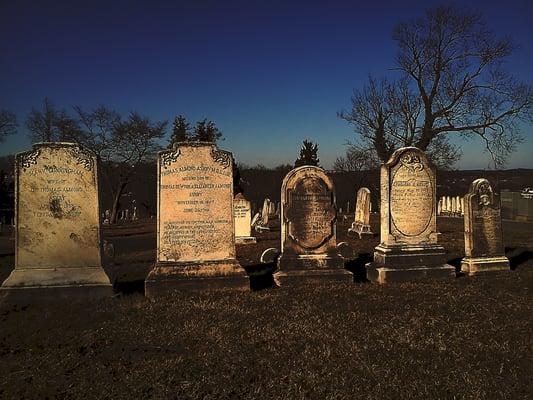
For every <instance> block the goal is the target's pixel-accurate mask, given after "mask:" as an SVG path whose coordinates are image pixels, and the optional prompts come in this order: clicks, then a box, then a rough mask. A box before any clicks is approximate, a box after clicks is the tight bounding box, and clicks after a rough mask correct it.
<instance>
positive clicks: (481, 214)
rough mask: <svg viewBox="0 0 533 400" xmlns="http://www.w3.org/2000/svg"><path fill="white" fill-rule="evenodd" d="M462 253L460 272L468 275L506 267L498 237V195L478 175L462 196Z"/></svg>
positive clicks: (499, 219) (499, 206) (506, 268)
mask: <svg viewBox="0 0 533 400" xmlns="http://www.w3.org/2000/svg"><path fill="white" fill-rule="evenodd" d="M464 207H465V210H464V211H465V218H464V220H465V255H466V257H465V258H463V260H462V262H461V271H462V272H464V273H465V274H468V275H475V274H479V273H481V272H490V271H501V270H509V259H508V258H507V257H505V249H504V247H503V238H502V219H501V204H500V196H499V195H497V194H496V193H494V191H493V189H492V186H491V185H490V183H489V181H488V180H486V179H484V178H480V179H476V180H475V181H474V182H472V184H471V185H470V189H469V191H468V193H467V194H466V195H465V197H464Z"/></svg>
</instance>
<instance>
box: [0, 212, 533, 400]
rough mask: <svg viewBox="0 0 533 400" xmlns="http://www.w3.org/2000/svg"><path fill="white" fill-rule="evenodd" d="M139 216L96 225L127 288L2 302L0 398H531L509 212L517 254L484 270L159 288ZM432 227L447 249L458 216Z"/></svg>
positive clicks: (525, 292)
mask: <svg viewBox="0 0 533 400" xmlns="http://www.w3.org/2000/svg"><path fill="white" fill-rule="evenodd" d="M373 222H374V223H375V222H376V221H375V220H374V221H373ZM145 228H146V227H143V229H141V230H140V234H139V235H135V234H132V235H122V236H121V235H118V234H117V235H114V234H113V233H112V232H107V233H106V236H108V240H110V241H112V242H113V243H114V244H115V252H116V254H115V262H116V265H115V266H113V267H111V268H110V270H109V272H110V273H111V274H113V275H114V276H115V277H116V278H117V279H118V280H119V283H120V284H121V285H122V287H123V288H125V289H127V290H125V292H129V293H133V294H131V295H124V293H120V292H118V293H117V296H116V297H115V298H112V299H105V300H101V301H92V302H71V303H69V304H48V305H31V306H10V307H8V306H3V307H2V308H1V309H0V398H6V399H19V398H20V399H21V398H26V399H32V398H35V399H43V398H59V399H70V398H74V399H78V398H84V399H122V398H124V399H129V398H141V399H144V398H146V399H149V398H153V399H158V398H171V399H172V398H176V399H181V398H192V399H200V398H227V399H230V398H247V399H252V398H253V399H255V398H257V399H267V398H268V399H278V398H283V399H292V398H295V399H303V398H312V399H330V398H331V399H353V398H368V399H378V398H390V399H399V398H419V399H436V398H443V399H451V398H461V399H462V398H468V399H492V398H502V399H503V398H505V399H522V398H523V399H526V398H531V393H533V383H532V382H533V380H532V379H531V377H532V376H533V360H532V356H533V351H532V340H531V333H532V331H533V330H532V316H533V306H532V302H531V289H532V283H533V272H532V271H533V257H532V256H533V224H521V223H511V222H508V223H505V224H504V229H505V238H506V239H505V243H506V246H507V248H508V255H509V256H510V257H511V261H512V268H513V270H512V271H504V272H498V273H494V274H492V275H490V276H479V277H473V278H471V277H464V276H463V277H459V278H457V279H454V280H451V281H447V282H429V283H417V284H391V285H387V286H378V285H374V284H370V283H364V282H360V283H358V282H357V283H353V284H331V285H318V284H317V285H313V286H307V287H297V288H286V287H283V288H268V287H267V288H265V289H263V290H259V291H253V292H249V291H236V290H218V291H203V292H184V293H175V294H173V295H172V296H168V297H164V298H161V299H159V300H157V301H152V300H148V299H146V298H144V297H143V296H142V294H141V293H137V291H138V289H139V284H138V282H142V277H143V274H145V273H146V271H147V270H148V269H149V265H150V263H151V262H152V261H153V256H154V250H153V241H154V238H155V236H153V233H150V232H147V231H146V229H145ZM376 228H377V227H374V232H378V230H376ZM346 229H347V222H346V223H341V224H339V227H338V232H339V240H344V239H345V231H346ZM439 230H440V231H441V232H442V235H441V236H440V239H441V242H442V243H443V245H444V246H445V247H446V248H447V249H448V251H449V259H450V261H451V262H452V263H455V264H457V263H458V261H457V260H458V259H459V258H460V256H461V253H462V251H463V250H462V224H461V220H460V219H452V218H444V219H439ZM278 240H279V232H270V233H268V234H264V235H260V236H259V241H258V243H257V245H252V246H239V247H238V256H239V259H240V260H241V263H242V264H243V265H246V266H247V267H248V268H249V269H254V268H259V267H257V265H256V264H257V260H258V258H259V256H260V253H261V250H262V249H263V248H267V247H275V246H278V245H279V243H278ZM377 242H378V238H377V237H375V238H374V239H370V240H366V241H359V240H352V239H349V243H350V244H352V246H353V247H354V248H356V250H357V253H358V254H359V256H358V257H356V258H354V259H353V260H351V261H350V262H349V263H348V268H351V269H352V270H354V271H355V272H358V271H359V272H360V269H361V267H362V265H363V264H364V261H365V260H367V259H368V257H369V255H368V254H369V253H370V252H371V250H372V248H373V246H375V245H376V244H377ZM131 254H133V255H131ZM8 257H9V256H6V257H3V259H4V264H2V267H1V268H2V275H3V276H4V275H5V274H6V270H7V269H8V267H7V266H6V265H5V264H6V263H5V260H7V259H8ZM0 261H1V259H0ZM133 261H135V262H133ZM7 273H8V271H7ZM118 286H119V287H120V285H118ZM265 286H268V285H265Z"/></svg>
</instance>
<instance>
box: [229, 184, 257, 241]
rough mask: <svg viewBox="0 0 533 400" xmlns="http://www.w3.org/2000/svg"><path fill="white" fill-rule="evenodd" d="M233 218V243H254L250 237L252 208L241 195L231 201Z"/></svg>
mask: <svg viewBox="0 0 533 400" xmlns="http://www.w3.org/2000/svg"><path fill="white" fill-rule="evenodd" d="M233 216H234V218H235V242H236V243H238V244H248V243H255V242H256V239H255V237H253V236H252V207H251V205H250V202H249V201H248V200H246V198H245V197H244V195H243V194H242V193H239V194H238V195H237V196H235V199H234V200H233Z"/></svg>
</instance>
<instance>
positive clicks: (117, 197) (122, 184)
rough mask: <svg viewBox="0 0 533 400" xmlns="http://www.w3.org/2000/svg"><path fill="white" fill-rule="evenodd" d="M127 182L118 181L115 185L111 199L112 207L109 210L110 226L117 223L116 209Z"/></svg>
mask: <svg viewBox="0 0 533 400" xmlns="http://www.w3.org/2000/svg"><path fill="white" fill-rule="evenodd" d="M127 184H128V182H123V181H120V182H119V183H118V185H117V191H116V192H115V197H114V198H113V206H112V208H111V221H110V223H111V224H116V223H117V214H118V207H119V204H120V197H121V196H122V193H123V192H124V189H125V188H126V185H127Z"/></svg>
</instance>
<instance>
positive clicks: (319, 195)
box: [275, 166, 353, 284]
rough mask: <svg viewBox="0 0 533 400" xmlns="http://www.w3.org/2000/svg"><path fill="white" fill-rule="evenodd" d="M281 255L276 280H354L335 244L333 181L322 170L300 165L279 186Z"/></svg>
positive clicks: (282, 282) (281, 281) (281, 282)
mask: <svg viewBox="0 0 533 400" xmlns="http://www.w3.org/2000/svg"><path fill="white" fill-rule="evenodd" d="M281 219H282V221H281V256H280V257H279V258H278V268H279V272H277V273H276V274H275V279H276V281H277V282H278V283H280V284H284V283H286V282H289V283H290V282H291V281H293V282H297V281H303V279H302V278H305V279H313V280H314V279H318V280H336V281H346V282H351V281H353V277H352V274H351V273H350V272H348V271H346V270H345V269H344V268H343V267H344V259H343V257H342V256H341V255H340V254H339V251H338V250H337V247H336V244H337V239H336V220H337V209H336V204H335V188H334V186H333V181H332V180H331V179H330V178H329V177H328V176H327V175H326V173H325V172H324V170H322V169H321V168H319V167H314V166H303V167H299V168H296V169H293V170H292V171H290V172H289V173H288V174H287V175H286V176H285V178H284V179H283V183H282V186H281Z"/></svg>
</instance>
